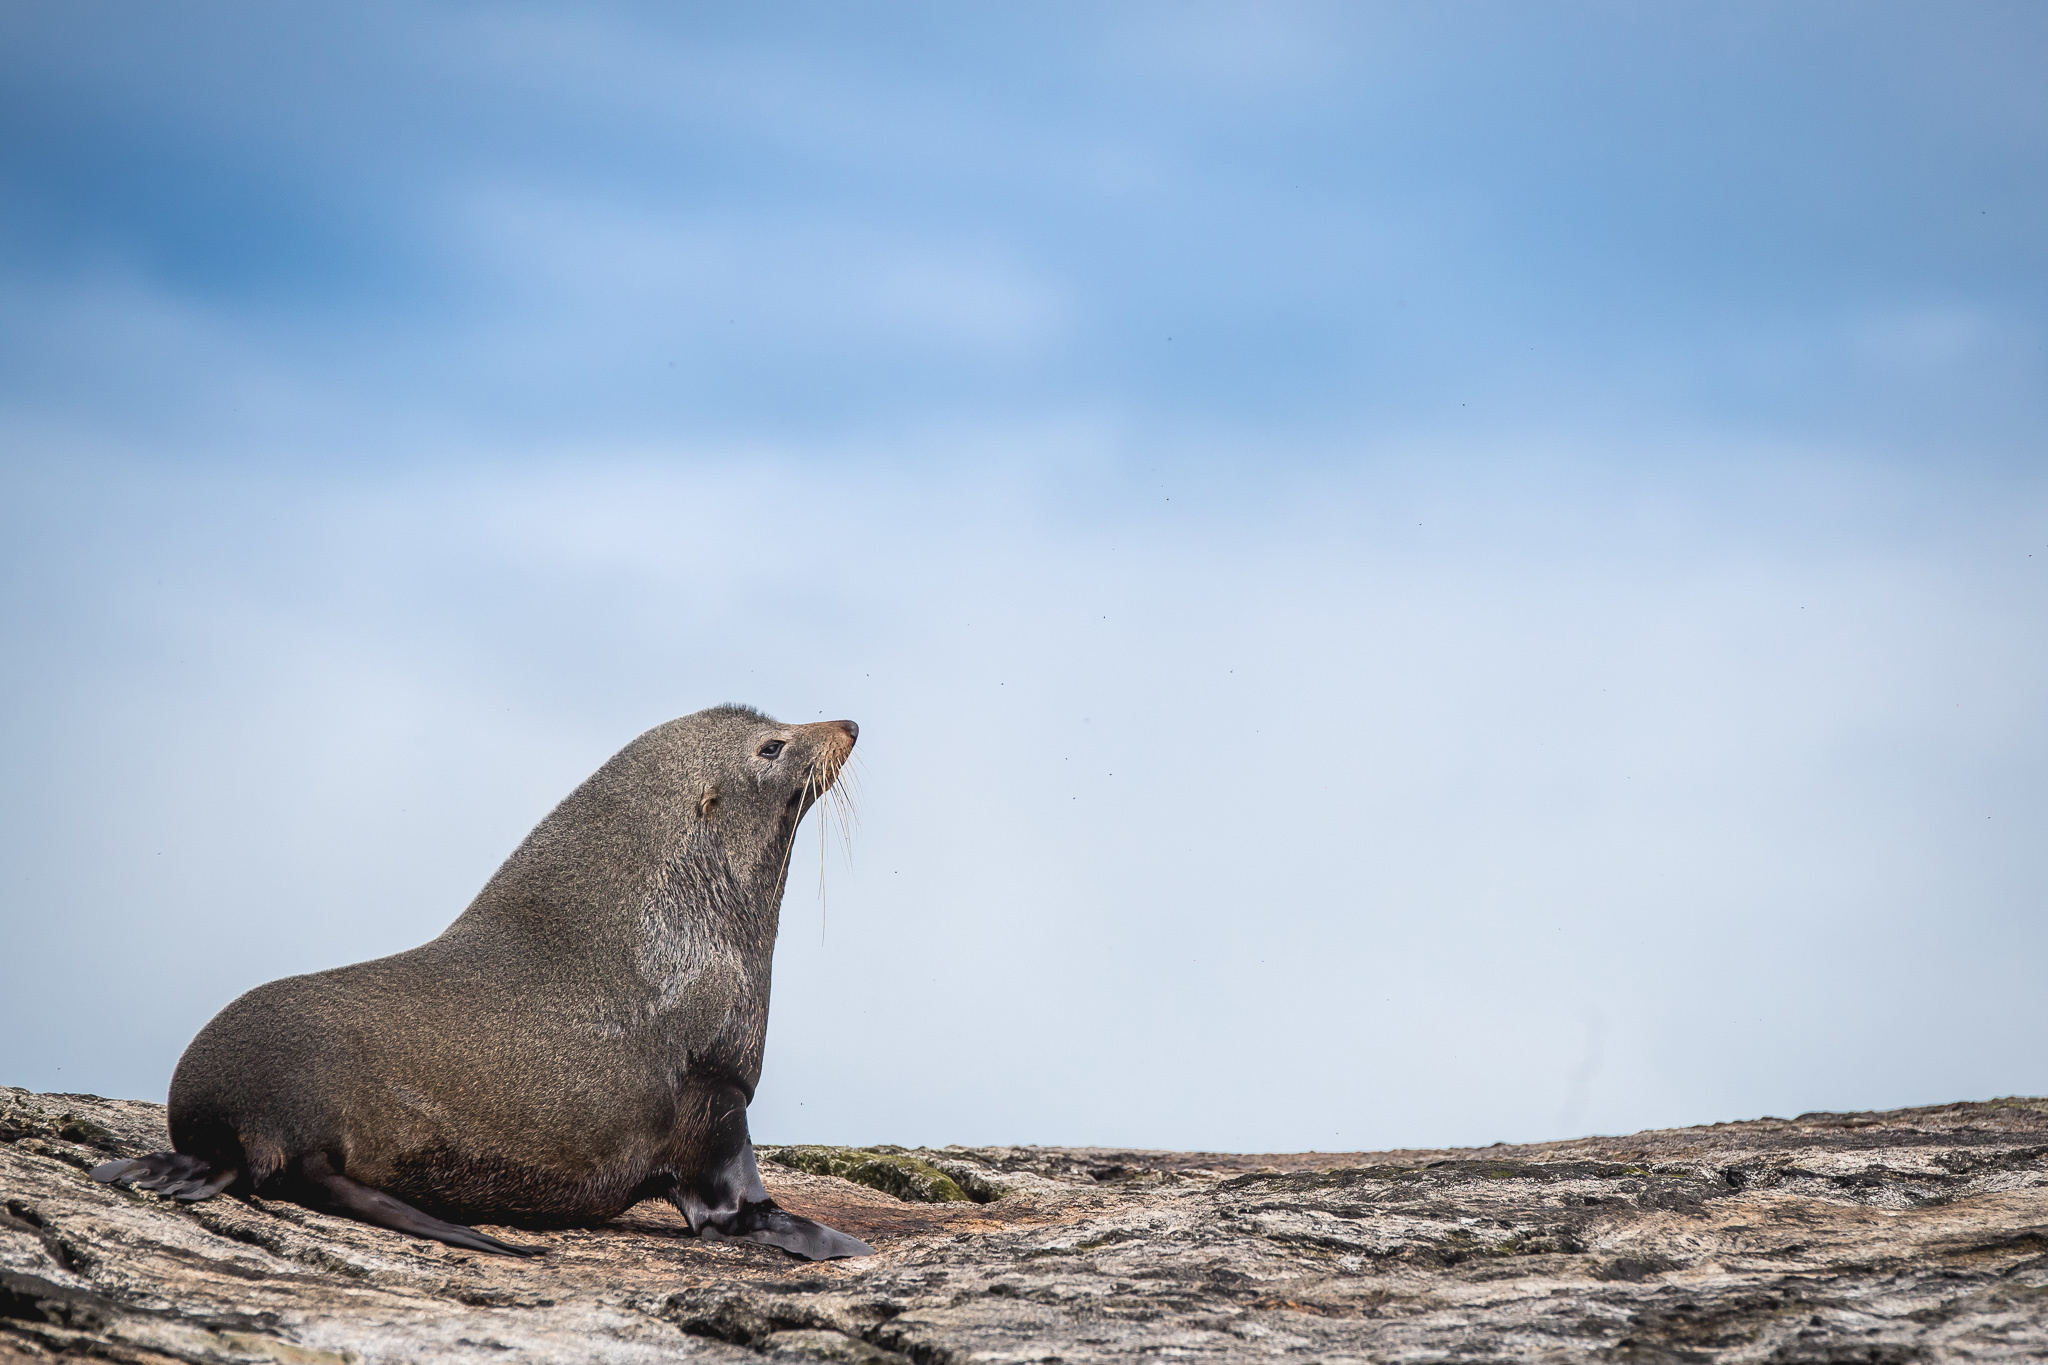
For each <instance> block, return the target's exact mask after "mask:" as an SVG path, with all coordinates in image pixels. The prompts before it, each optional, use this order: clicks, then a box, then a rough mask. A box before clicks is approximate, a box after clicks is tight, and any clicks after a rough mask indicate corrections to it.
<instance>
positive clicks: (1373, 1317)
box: [0, 1089, 2048, 1365]
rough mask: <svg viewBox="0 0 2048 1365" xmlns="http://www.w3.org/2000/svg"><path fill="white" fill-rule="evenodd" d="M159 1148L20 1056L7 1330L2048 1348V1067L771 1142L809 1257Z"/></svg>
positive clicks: (1376, 1351) (1598, 1347) (368, 1356)
mask: <svg viewBox="0 0 2048 1365" xmlns="http://www.w3.org/2000/svg"><path fill="white" fill-rule="evenodd" d="M164 1145H166V1134H165V1132H164V1125H163V1111H162V1109H161V1108H159V1107H158V1106H156V1105H150V1104H142V1103H138V1102H134V1101H126V1100H102V1099H97V1098H94V1097H90V1096H82V1095H34V1094H29V1093H27V1092H25V1091H18V1090H7V1089H0V1200H4V1206H5V1207H4V1213H0V1360H6V1361H12V1360H15V1359H47V1358H48V1357H49V1356H52V1355H56V1354H72V1355H79V1356H87V1357H93V1358H98V1359H110V1360H116V1361H129V1362H150V1363H152V1365H154V1363H155V1362H169V1361H187V1362H237V1363H247V1362H257V1361H281V1362H294V1363H304V1365H312V1363H313V1362H320V1363H322V1365H341V1362H365V1363H366V1365H367V1363H368V1362H383V1361H392V1362H397V1361H455V1360H462V1361H473V1360H479V1359H502V1360H507V1361H520V1362H529V1361H530V1362H553V1361H561V1362H569V1361H576V1362H586V1361H605V1362H612V1361H616V1362H641V1361H657V1360H663V1361H665V1360H680V1359H684V1358H686V1357H687V1358H693V1359H698V1360H704V1361H715V1360H755V1361H763V1360H788V1361H801V1360H832V1361H854V1362H870V1363H873V1362H890V1363H891V1365H894V1363H895V1362H899V1361H913V1362H917V1363H918V1365H933V1363H934V1362H968V1361H979V1362H999V1361H1000V1362H1022V1361H1051V1360H1061V1361H1068V1362H1079V1361H1089V1360H1106V1359H1113V1358H1128V1357H1133V1356H1148V1357H1149V1356H1156V1357H1162V1358H1170V1359H1209V1360H1265V1359H1275V1358H1287V1357H1291V1358H1295V1359H1301V1360H1314V1361H1344V1360H1371V1361H1417V1362H1420V1361H1441V1360H1449V1359H1459V1360H1475V1359H1476V1360H1485V1359H1515V1360H1532V1361H1560V1362H1563V1361H1582V1360H1614V1361H1641V1362H1666V1361H1669V1362H1679V1361H1729V1362H1734V1361H1758V1362H1766V1361H1768V1362H1821V1361H1828V1362H1847V1361H1858V1362H1905V1361H1923V1360H1925V1361H1939V1360H1974V1361H1985V1360H2040V1359H2044V1358H2048V1101H2042V1100H2023V1099H2016V1100H2001V1101H1995V1102H1991V1103H1985V1104H1956V1105H1946V1106H1941V1107H1938V1108H1930V1109H1912V1110H1900V1111H1896V1112H1893V1113H1885V1114H1807V1115H1804V1116H1802V1117H1800V1118H1797V1119H1790V1120H1785V1119H1760V1120H1756V1121H1754V1122H1747V1123H1726V1124H1716V1125H1714V1126H1712V1127H1708V1128H1691V1129H1681V1130H1675V1131H1670V1132H1653V1133H1638V1134H1636V1135H1634V1136H1633V1137H1625V1138H1587V1139H1582V1140H1579V1141H1574V1142H1557V1143H1545V1144H1540V1145H1534V1146H1527V1147H1509V1146H1497V1147H1490V1148H1486V1149H1484V1150H1481V1151H1462V1152H1443V1151H1403V1152H1380V1153H1346V1154H1324V1153H1306V1154H1296V1155H1290V1156H1257V1157H1246V1156H1229V1155H1222V1154H1215V1153H1176V1152H1110V1151H1098V1150H1081V1149H1048V1148H1031V1147H1020V1148H947V1149H946V1150H944V1151H922V1150H919V1151H908V1152H906V1151H904V1150H903V1149H900V1148H881V1149H865V1150H866V1151H867V1152H868V1153H869V1154H877V1153H878V1154H880V1155H883V1156H899V1157H907V1158H911V1159H913V1160H914V1161H916V1162H918V1163H922V1164H923V1166H925V1167H928V1168H931V1169H934V1170H937V1171H941V1172H944V1173H945V1175H946V1176H947V1177H948V1178H949V1179H950V1180H951V1181H952V1182H953V1183H954V1184H955V1185H957V1186H958V1188H959V1189H960V1190H961V1191H962V1192H964V1193H966V1194H967V1195H968V1196H969V1198H968V1199H967V1200H941V1201H940V1202H910V1201H906V1200H902V1199H898V1198H895V1197H893V1196H892V1195H890V1194H887V1193H884V1192H882V1191H880V1190H875V1189H869V1188H865V1187H863V1186H861V1185H858V1184H854V1183H851V1182H849V1181H847V1180H843V1179H839V1178H836V1177H832V1176H819V1175H811V1174H806V1173H804V1172H801V1171H797V1170H793V1169H789V1168H787V1167H780V1166H777V1165H775V1164H773V1163H764V1165H763V1175H764V1177H765V1178H766V1180H767V1183H768V1185H769V1188H770V1189H771V1191H773V1193H774V1194H775V1196H776V1197H777V1198H778V1199H780V1200H782V1201H783V1202H785V1203H786V1204H788V1205H790V1206H791V1207H792V1208H795V1209H798V1210H800V1211H801V1212H803V1213H805V1214H808V1215H810V1216H812V1217H816V1218H819V1219H821V1220H823V1221H826V1222H828V1223H830V1224H832V1225H833V1226H835V1227H842V1228H845V1229H846V1230H848V1231H849V1232H853V1233H855V1234H856V1235H858V1236H860V1237H863V1238H865V1239H866V1240H868V1241H869V1242H871V1243H873V1244H874V1245H875V1246H876V1247H877V1248H878V1251H879V1254H878V1255H876V1256H874V1257H872V1258H868V1259H864V1260H859V1261H835V1262H829V1263H825V1264H818V1265H813V1264H807V1263H803V1262H798V1261H793V1260H791V1259H789V1258H788V1257H787V1256H785V1255H784V1254H783V1253H781V1252H779V1251H774V1250H772V1249H770V1248H767V1247H762V1246H757V1245H754V1244H751V1243H743V1242H704V1241H699V1240H697V1239H695V1238H693V1237H691V1236H689V1235H688V1229H687V1228H686V1227H685V1226H684V1224H683V1222H682V1220H681V1218H680V1217H679V1216H678V1215H677V1214H676V1213H675V1212H674V1211H673V1210H672V1209H669V1208H667V1207H666V1206H658V1205H654V1204H642V1205H640V1206H639V1207H638V1208H635V1209H633V1210H632V1211H630V1212H629V1213H628V1214H627V1215H626V1216H625V1217H623V1218H621V1219H619V1220H617V1221H616V1222H614V1223H612V1224H608V1225H606V1226H603V1227H597V1228H573V1229H563V1230H554V1231H531V1230H526V1229H493V1231H499V1232H502V1233H503V1234H504V1235H506V1236H508V1237H510V1238H512V1239H513V1240H518V1241H524V1242H536V1243H543V1244H545V1245H546V1246H547V1247H548V1248H549V1252H550V1254H549V1255H547V1256H546V1257H544V1258H541V1259H540V1260H538V1261H513V1260H509V1259H503V1258H497V1257H490V1256H481V1255H474V1254H471V1253H468V1252H462V1251H455V1250H451V1249H450V1248H447V1247H444V1246H441V1245H439V1244H436V1243H429V1242H421V1241H415V1240H412V1239H409V1238H405V1237H401V1236H399V1235H397V1234H395V1233H390V1232H385V1231H382V1230H379V1229H376V1228H370V1227H365V1226H363V1225H361V1224H358V1223H352V1222H348V1221H346V1220H343V1219H338V1218H331V1217H327V1216H326V1215H323V1214H319V1213H314V1212H311V1211H309V1210H306V1209H302V1208H299V1207H298V1206H296V1205H291V1204H280V1203H273V1202H268V1201H262V1200H235V1199H215V1200H212V1201H209V1202H207V1203H204V1204H198V1205H189V1206H188V1205H179V1204H175V1203H170V1202H166V1201H163V1200H160V1199H158V1198H157V1197H156V1196H154V1195H148V1194H138V1193H133V1192H130V1191H124V1190H117V1189H112V1188H109V1187H106V1186H102V1185H96V1184H94V1183H93V1182H92V1181H91V1180H90V1179H88V1178H87V1177H86V1175H85V1171H86V1169H87V1168H89V1167H90V1166H92V1165H93V1164H95V1163H97V1162H99V1161H103V1160H105V1159H106V1158H107V1157H108V1156H109V1155H115V1154H123V1155H125V1154H133V1153H137V1152H142V1151H147V1150H152V1149H157V1148H161V1147H163V1146H164ZM841 1160H842V1162H843V1164H844V1165H845V1167H846V1168H847V1169H849V1170H854V1171H858V1170H859V1169H861V1168H863V1167H864V1166H865V1165H866V1164H867V1163H866V1162H865V1158H864V1157H863V1156H862V1154H861V1153H851V1154H847V1153H842V1157H841ZM901 1169H902V1168H901V1167H900V1166H898V1167H890V1166H889V1165H888V1163H882V1164H881V1166H880V1167H879V1168H878V1170H879V1171H880V1173H879V1174H875V1175H874V1178H876V1179H878V1180H886V1179H891V1178H895V1177H892V1176H890V1175H889V1174H888V1172H889V1171H890V1170H895V1171H896V1172H897V1175H899V1176H900V1174H901ZM927 1197H929V1195H927Z"/></svg>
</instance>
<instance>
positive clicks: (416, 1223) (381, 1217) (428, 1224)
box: [300, 1157, 546, 1256]
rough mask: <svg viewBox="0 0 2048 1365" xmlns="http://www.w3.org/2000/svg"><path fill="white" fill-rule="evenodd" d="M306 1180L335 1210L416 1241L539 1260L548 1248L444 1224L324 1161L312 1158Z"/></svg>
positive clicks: (306, 1171)
mask: <svg viewBox="0 0 2048 1365" xmlns="http://www.w3.org/2000/svg"><path fill="white" fill-rule="evenodd" d="M300 1169H302V1170H303V1171H304V1172H305V1175H306V1179H308V1180H310V1181H312V1182H313V1183H314V1184H316V1185H318V1186H319V1187H320V1188H321V1189H323V1190H325V1191H327V1197H328V1198H329V1199H330V1200H332V1201H333V1204H334V1207H335V1208H336V1209H337V1210H339V1211H340V1212H342V1213H346V1214H348V1215H349V1216H350V1217H352V1218H360V1219H362V1220H363V1221H364V1222H365V1223H375V1224H376V1225H377V1226H378V1227H380V1228H390V1229H391V1230H392V1231H394V1232H409V1233H411V1234H413V1235H414V1236H415V1237H431V1238H433V1239H434V1240H435V1241H437V1242H446V1243H447V1244H448V1245H449V1246H452V1247H464V1248H467V1249H468V1250H470V1251H488V1252H491V1253H492V1254H494V1255H498V1256H540V1255H543V1254H545V1252H546V1248H545V1247H522V1246H514V1245H512V1243H510V1242H501V1241H499V1240H498V1239H497V1238H495V1237H493V1236H491V1235H490V1234H488V1233H483V1232H478V1231H477V1230H476V1229H475V1228H466V1227H464V1226H462V1224H460V1223H444V1222H442V1221H441V1220H440V1219H439V1218H435V1217H433V1216H432V1215H431V1214H425V1213H421V1212H420V1211H419V1210H418V1209H416V1208H414V1207H413V1206H412V1205H410V1204H408V1203H406V1202H405V1201H404V1200H402V1199H394V1198H392V1197H391V1196H390V1195H388V1194H386V1193H384V1191H382V1190H379V1189H373V1188H372V1187H370V1186H368V1185H365V1184H364V1183H363V1182H362V1181H360V1180H351V1179H349V1178H348V1177H347V1176H345V1175H343V1174H342V1173H341V1172H339V1171H337V1170H335V1169H334V1168H333V1167H332V1166H330V1165H329V1164H328V1162H327V1160H326V1159H325V1158H324V1157H309V1158H307V1159H306V1161H305V1162H304V1163H302V1165H301V1168H300Z"/></svg>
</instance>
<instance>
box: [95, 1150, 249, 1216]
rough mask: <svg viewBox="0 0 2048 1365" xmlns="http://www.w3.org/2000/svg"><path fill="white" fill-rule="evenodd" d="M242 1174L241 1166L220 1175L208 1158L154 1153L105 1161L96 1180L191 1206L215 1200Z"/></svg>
mask: <svg viewBox="0 0 2048 1365" xmlns="http://www.w3.org/2000/svg"><path fill="white" fill-rule="evenodd" d="M241 1173H242V1170H241V1167H239V1166H230V1167H228V1168H227V1169H226V1170H219V1171H217V1170H215V1169H214V1168H213V1163H212V1162H210V1161H208V1160H207V1159H206V1158H205V1157H203V1156H190V1155H188V1154H186V1153H184V1152H151V1153H150V1154H149V1155H148V1156H137V1157H130V1158H129V1159H128V1160H126V1161H102V1162H101V1163H100V1164H99V1165H97V1166H95V1167H93V1168H92V1178H93V1179H94V1180H97V1181H99V1182H100V1183H101V1184H102V1185H133V1186H134V1187H135V1188H136V1189H138V1190H155V1191H156V1192H157V1193H158V1194H167V1195H169V1196H170V1197H171V1198H173V1199H182V1200H183V1201H185V1202H186V1203H187V1204H196V1203H198V1202H199V1201H200V1200H202V1199H211V1198H213V1197H214V1196H215V1195H217V1194H219V1193H220V1192H221V1191H222V1190H224V1189H226V1188H227V1187H228V1186H230V1185H232V1184H234V1183H235V1177H236V1176H238V1175H240V1174H241Z"/></svg>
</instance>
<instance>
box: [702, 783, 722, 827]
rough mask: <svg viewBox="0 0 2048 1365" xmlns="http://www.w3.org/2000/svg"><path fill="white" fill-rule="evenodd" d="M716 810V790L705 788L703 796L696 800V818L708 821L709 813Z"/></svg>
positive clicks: (714, 788)
mask: <svg viewBox="0 0 2048 1365" xmlns="http://www.w3.org/2000/svg"><path fill="white" fill-rule="evenodd" d="M717 809H718V788H716V787H706V788H705V789H704V794H703V795H702V796H700V797H698V798H697V818H698V819H699V820H709V819H710V818H711V813H712V812H713V811H715V810H717Z"/></svg>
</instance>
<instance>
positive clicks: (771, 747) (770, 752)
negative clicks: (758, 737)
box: [761, 739, 782, 758]
mask: <svg viewBox="0 0 2048 1365" xmlns="http://www.w3.org/2000/svg"><path fill="white" fill-rule="evenodd" d="M781 752H782V741H781V740H779V739H771V740H769V741H768V742H767V743H766V744H763V745H762V746H761V757H763V758H773V757H775V756H776V755H777V754H779V753H781Z"/></svg>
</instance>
